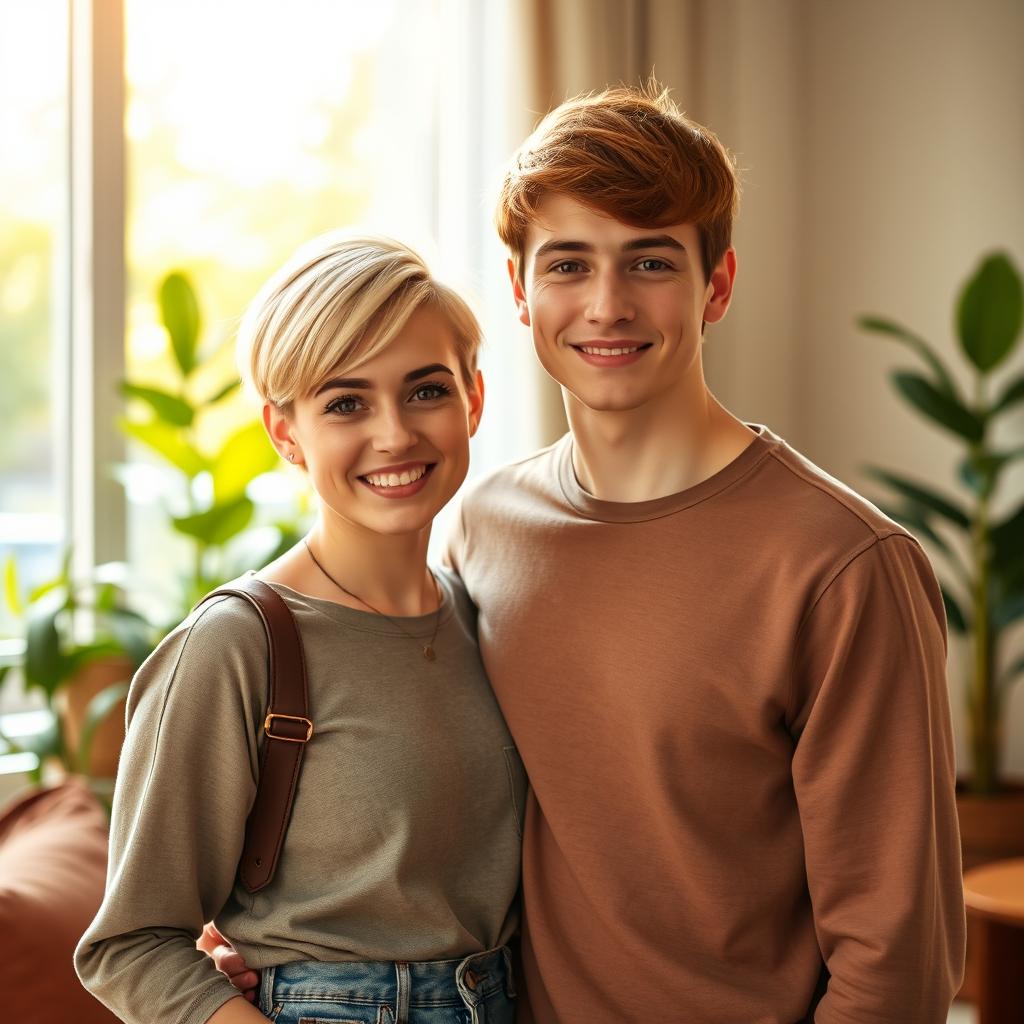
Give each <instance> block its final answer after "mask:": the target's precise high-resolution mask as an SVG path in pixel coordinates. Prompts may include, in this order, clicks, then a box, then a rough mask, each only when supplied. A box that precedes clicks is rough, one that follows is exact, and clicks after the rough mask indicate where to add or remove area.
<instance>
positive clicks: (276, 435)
mask: <svg viewBox="0 0 1024 1024" xmlns="http://www.w3.org/2000/svg"><path fill="white" fill-rule="evenodd" d="M263 426H264V427H265V428H266V431H267V436H268V437H269V438H270V443H271V444H272V445H273V446H274V448H275V449H276V450H277V454H278V455H280V456H281V458H282V459H287V460H288V461H289V462H290V463H291V464H292V465H293V466H301V465H303V460H302V450H301V449H300V448H299V445H298V442H297V441H296V440H295V429H294V424H293V423H292V421H291V419H290V418H289V417H288V414H287V413H285V412H284V410H282V409H281V407H280V406H278V405H275V404H274V403H273V402H265V403H264V404H263Z"/></svg>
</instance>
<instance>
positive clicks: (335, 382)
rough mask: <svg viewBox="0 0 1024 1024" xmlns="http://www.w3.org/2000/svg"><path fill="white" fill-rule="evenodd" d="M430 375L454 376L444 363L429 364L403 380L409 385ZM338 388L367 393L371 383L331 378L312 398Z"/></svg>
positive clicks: (344, 378)
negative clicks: (443, 374)
mask: <svg viewBox="0 0 1024 1024" xmlns="http://www.w3.org/2000/svg"><path fill="white" fill-rule="evenodd" d="M432 373H447V374H448V375H449V376H450V377H454V376H455V374H454V372H453V371H452V370H450V369H449V368H448V367H447V366H445V365H444V363H430V364H429V365H428V366H421V367H420V368H419V369H418V370H410V371H409V372H408V373H407V374H406V375H405V377H404V378H403V380H404V381H405V382H406V383H409V382H410V381H414V380H420V378H422V377H429V376H430V375H431V374H432ZM338 388H340V389H342V390H353V391H369V390H372V388H373V383H372V382H371V381H368V380H367V379H366V378H365V377H332V378H331V379H330V380H325V381H324V382H323V384H321V385H320V387H318V388H317V389H316V391H315V393H314V396H313V397H314V398H315V397H316V396H317V395H322V394H323V393H324V392H325V391H332V390H335V389H338Z"/></svg>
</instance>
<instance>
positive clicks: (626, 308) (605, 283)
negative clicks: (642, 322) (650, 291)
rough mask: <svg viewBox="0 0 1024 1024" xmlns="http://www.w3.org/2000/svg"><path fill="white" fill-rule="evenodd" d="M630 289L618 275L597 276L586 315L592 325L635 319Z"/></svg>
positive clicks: (592, 283) (594, 277)
mask: <svg viewBox="0 0 1024 1024" xmlns="http://www.w3.org/2000/svg"><path fill="white" fill-rule="evenodd" d="M634 314H635V309H634V306H633V301H632V298H631V296H630V294H629V288H628V287H627V285H626V283H625V282H624V281H622V280H620V278H619V276H618V275H617V274H610V273H609V274H600V273H598V274H595V275H594V276H593V278H592V281H591V285H590V290H589V292H588V293H587V304H586V311H585V315H586V318H587V320H588V321H589V322H590V323H592V324H608V325H612V324H617V323H622V322H623V321H626V322H628V321H630V320H632V319H633V316H634Z"/></svg>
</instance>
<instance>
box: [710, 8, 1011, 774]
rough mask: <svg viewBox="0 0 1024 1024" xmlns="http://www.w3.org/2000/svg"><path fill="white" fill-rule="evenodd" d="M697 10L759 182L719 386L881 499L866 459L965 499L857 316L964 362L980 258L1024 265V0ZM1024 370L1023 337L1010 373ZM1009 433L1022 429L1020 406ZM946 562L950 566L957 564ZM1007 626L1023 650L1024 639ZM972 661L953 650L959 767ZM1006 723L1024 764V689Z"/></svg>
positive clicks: (714, 104) (896, 361)
mask: <svg viewBox="0 0 1024 1024" xmlns="http://www.w3.org/2000/svg"><path fill="white" fill-rule="evenodd" d="M696 9H697V10H698V11H699V12H700V15H699V17H698V19H697V20H698V22H699V28H700V31H701V36H700V38H701V40H702V43H703V45H704V53H705V55H706V56H705V59H704V60H703V61H702V62H701V63H700V72H699V76H698V80H697V82H696V83H695V86H694V88H695V93H694V104H693V113H694V114H695V115H696V116H697V117H698V118H700V117H706V118H707V120H708V122H709V123H710V124H711V125H712V126H713V127H714V128H715V130H716V131H717V132H718V133H719V134H720V135H721V136H722V138H723V139H724V140H725V141H726V143H727V144H728V145H729V146H730V147H731V148H733V149H734V150H735V151H736V152H737V155H738V158H739V163H740V165H741V166H742V167H743V168H744V171H745V179H746V187H745V195H744V205H743V212H742V215H741V218H740V223H739V225H738V229H737V232H736V245H737V248H738V251H739V256H740V268H741V274H740V280H739V287H738V291H737V294H736V300H735V305H734V307H733V309H732V311H731V312H730V315H729V318H728V321H727V325H723V329H722V330H720V331H718V332H716V333H715V334H714V335H713V336H712V337H711V338H710V339H709V350H708V352H707V358H706V364H707V369H708V378H709V381H710V382H711V386H712V389H713V390H714V391H715V392H716V393H717V394H719V396H720V397H721V398H722V399H723V401H725V402H726V404H727V405H729V406H730V408H732V409H733V410H734V411H736V412H737V413H738V414H741V415H743V416H745V417H747V418H749V419H752V420H760V421H764V422H768V423H769V424H770V425H772V426H773V427H774V428H775V429H776V430H777V431H778V432H779V433H782V434H784V435H785V436H786V437H787V438H788V439H789V440H790V441H791V442H792V443H793V444H794V445H795V446H797V447H799V448H800V449H801V450H803V451H804V452H805V453H806V454H807V455H808V456H809V457H810V458H812V459H813V460H814V461H816V462H818V463H819V464H820V465H821V466H823V467H824V468H826V469H827V470H828V471H829V472H832V473H834V474H835V475H837V476H839V477H840V478H842V479H844V480H845V481H847V482H848V483H850V484H851V485H852V486H854V487H855V488H857V489H858V490H861V491H862V492H864V493H866V494H868V495H869V496H871V497H873V498H876V499H877V498H880V497H882V496H883V493H882V492H881V491H880V490H879V489H878V488H876V487H875V486H874V485H872V483H871V482H870V481H869V480H868V479H867V478H866V477H865V476H864V474H863V473H862V471H861V467H862V466H863V465H864V464H865V463H869V462H874V463H880V464H882V465H885V466H887V467H891V468H894V469H897V470H899V471H901V472H904V473H906V474H907V475H915V474H916V475H919V476H920V477H921V478H922V479H924V480H930V481H934V483H935V484H936V485H942V486H943V487H946V486H949V489H950V490H953V491H955V490H956V488H955V486H954V485H952V483H951V481H952V480H953V475H952V467H953V466H954V465H955V459H956V455H957V453H958V451H959V448H958V445H957V442H956V441H955V439H953V438H952V436H949V437H947V436H946V435H944V434H942V433H939V432H937V431H936V430H934V429H932V428H931V427H928V426H926V425H925V424H924V422H923V421H922V420H921V419H920V418H919V417H918V416H917V415H916V414H914V413H911V412H910V411H908V410H907V409H906V408H905V407H904V406H903V404H902V403H901V402H900V401H899V400H898V399H897V398H896V397H895V395H894V393H893V391H892V390H891V388H890V386H889V385H888V383H887V374H888V372H889V371H890V370H891V369H893V368H895V367H901V366H914V357H913V356H912V355H910V354H909V353H906V352H905V351H904V350H903V349H901V348H898V347H897V346H895V345H893V344H892V343H889V342H885V341H882V340H879V339H877V338H875V337H872V336H866V335H864V334H862V333H861V332H859V331H857V330H856V328H855V327H854V326H853V320H854V318H855V317H856V316H857V314H859V313H862V312H879V313H884V314H886V315H888V316H891V317H894V318H896V319H899V320H901V321H903V322H905V323H906V324H907V325H910V326H913V328H914V329H916V330H917V331H919V332H920V333H921V334H923V335H924V336H925V337H926V338H928V339H930V340H931V341H933V343H934V344H935V345H936V346H937V347H938V348H939V350H940V351H941V352H942V354H943V356H944V357H946V358H947V359H948V361H949V362H951V363H954V364H956V363H957V362H958V354H957V347H956V344H955V341H954V337H953V333H952V315H953V313H952V310H953V302H954V298H955V296H956V294H957V292H958V290H959V287H960V284H961V282H962V281H963V280H964V278H965V277H966V276H967V275H968V274H969V273H970V272H971V270H972V268H973V267H974V266H975V265H976V263H977V260H978V258H979V256H980V255H981V254H982V253H984V252H986V251H988V250H990V249H993V248H1003V249H1007V250H1009V252H1010V253H1011V254H1012V255H1013V257H1014V259H1015V261H1016V262H1017V265H1018V266H1019V267H1024V62H1022V61H1021V59H1020V54H1021V52H1022V49H1024V4H1021V3H1020V2H1018V0H977V2H974V3H965V2H951V0H944V2H936V0H897V2H892V0H889V2H885V0H859V2H857V3H849V2H843V0H768V2H763V0H760V2H759V0H734V2H731V3H716V4H714V5H709V4H698V5H696ZM712 12H713V13H712ZM1022 371H1024V349H1022V350H1020V351H1018V352H1017V354H1016V355H1015V357H1014V359H1013V361H1012V365H1011V366H1010V367H1009V368H1008V369H1006V370H1004V371H1001V373H1000V377H999V378H998V379H1005V378H1006V377H1008V376H1010V375H1016V374H1019V373H1021V372H1022ZM960 379H961V380H962V381H966V379H967V377H966V375H960ZM1001 438H1002V439H1003V440H1005V441H1015V443H1017V444H1020V443H1022V441H1024V414H1018V415H1016V416H1015V418H1013V419H1012V420H1008V421H1007V422H1006V423H1004V424H1003V428H1002V433H1001ZM1022 469H1024V467H1020V466H1018V469H1017V471H1016V473H1015V474H1014V475H1012V476H1008V477H1007V479H1006V481H1005V483H1004V485H1003V489H1002V494H1001V502H1000V504H999V505H997V512H1000V511H1005V509H1007V508H1008V507H1011V506H1015V505H1016V503H1018V502H1019V501H1020V500H1021V498H1022V497H1024V471H1022ZM933 562H934V564H935V565H936V569H937V571H938V572H939V575H940V576H942V575H944V572H943V566H942V562H941V556H935V557H934V558H933ZM1011 639H1012V641H1013V644H1014V647H1015V649H1016V650H1017V652H1018V653H1019V652H1020V651H1021V650H1022V649H1024V632H1022V631H1021V630H1018V631H1017V632H1016V634H1015V635H1014V637H1012V638H1011ZM965 654H966V652H965V650H964V649H963V647H962V645H960V644H959V643H957V642H954V644H953V649H952V653H951V659H950V677H951V685H952V690H953V693H954V698H955V707H954V713H955V715H956V718H957V721H958V730H957V732H958V738H959V753H960V755H961V758H960V760H961V763H963V764H966V763H967V754H966V745H965V743H964V729H963V726H962V717H963V716H962V710H961V704H962V686H961V684H960V680H961V679H962V676H963V674H964V665H965ZM1008 721H1009V734H1008V737H1007V740H1008V745H1009V750H1008V767H1009V768H1010V769H1011V770H1012V771H1014V772H1016V773H1017V774H1019V775H1024V683H1022V684H1020V685H1018V686H1017V688H1016V690H1015V691H1014V696H1013V698H1012V701H1011V704H1010V708H1009V716H1008Z"/></svg>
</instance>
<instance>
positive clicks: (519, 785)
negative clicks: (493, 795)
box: [501, 747, 529, 839]
mask: <svg viewBox="0 0 1024 1024" xmlns="http://www.w3.org/2000/svg"><path fill="white" fill-rule="evenodd" d="M501 752H502V753H503V754H504V755H505V769H506V772H507V774H508V789H509V796H510V798H511V800H512V813H513V814H514V815H515V821H516V835H518V836H519V838H520V839H522V838H523V823H524V822H525V820H526V790H527V788H528V785H529V783H528V782H527V778H526V769H525V768H524V767H523V759H522V758H521V757H520V756H519V751H518V750H516V748H515V747H502V748H501Z"/></svg>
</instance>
